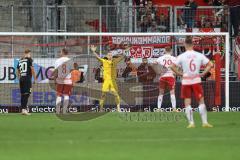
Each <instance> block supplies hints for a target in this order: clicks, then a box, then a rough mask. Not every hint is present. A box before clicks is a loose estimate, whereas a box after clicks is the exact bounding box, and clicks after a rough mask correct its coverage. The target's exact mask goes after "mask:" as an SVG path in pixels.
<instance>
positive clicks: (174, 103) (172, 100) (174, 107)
mask: <svg viewBox="0 0 240 160" xmlns="http://www.w3.org/2000/svg"><path fill="white" fill-rule="evenodd" d="M170 98H171V103H172V108H173V109H176V97H175V95H174V94H172V95H171V96H170Z"/></svg>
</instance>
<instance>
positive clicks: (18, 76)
mask: <svg viewBox="0 0 240 160" xmlns="http://www.w3.org/2000/svg"><path fill="white" fill-rule="evenodd" d="M17 78H18V80H19V79H20V71H19V69H17Z"/></svg>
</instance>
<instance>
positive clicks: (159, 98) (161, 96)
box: [158, 95, 163, 109]
mask: <svg viewBox="0 0 240 160" xmlns="http://www.w3.org/2000/svg"><path fill="white" fill-rule="evenodd" d="M162 100H163V95H159V96H158V109H160V108H161V106H162Z"/></svg>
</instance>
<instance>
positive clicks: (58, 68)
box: [54, 49, 73, 114]
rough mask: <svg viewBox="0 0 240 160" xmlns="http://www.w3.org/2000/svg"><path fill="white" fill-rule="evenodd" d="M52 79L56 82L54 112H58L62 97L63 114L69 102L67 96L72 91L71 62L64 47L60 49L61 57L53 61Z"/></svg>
mask: <svg viewBox="0 0 240 160" xmlns="http://www.w3.org/2000/svg"><path fill="white" fill-rule="evenodd" d="M54 67H55V70H54V79H55V82H56V91H57V98H56V113H57V114H59V113H60V106H61V101H62V96H63V97H64V99H63V114H65V113H67V107H68V104H69V96H70V95H71V91H72V79H71V70H72V69H73V63H72V61H71V59H70V58H69V57H68V51H67V50H66V49H62V50H61V57H60V58H58V59H57V60H56V62H55V66H54Z"/></svg>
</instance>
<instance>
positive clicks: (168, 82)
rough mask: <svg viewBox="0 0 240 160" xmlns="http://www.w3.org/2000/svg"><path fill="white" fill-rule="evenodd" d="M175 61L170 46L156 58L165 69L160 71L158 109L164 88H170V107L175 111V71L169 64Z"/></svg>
mask: <svg viewBox="0 0 240 160" xmlns="http://www.w3.org/2000/svg"><path fill="white" fill-rule="evenodd" d="M175 61H176V57H174V56H172V49H171V47H166V48H165V54H164V55H163V56H161V57H159V58H158V59H157V61H156V62H157V64H159V65H161V66H163V67H164V68H165V69H166V70H165V71H164V72H162V73H161V75H160V79H159V96H158V108H159V109H160V108H161V106H162V101H163V94H164V91H165V89H166V88H168V89H169V90H170V98H171V103H172V108H173V110H174V111H176V97H175V73H174V72H173V71H172V70H171V68H170V67H171V65H172V63H174V62H175Z"/></svg>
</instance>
